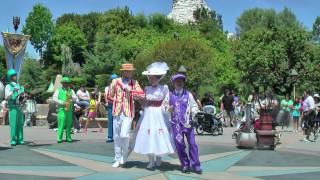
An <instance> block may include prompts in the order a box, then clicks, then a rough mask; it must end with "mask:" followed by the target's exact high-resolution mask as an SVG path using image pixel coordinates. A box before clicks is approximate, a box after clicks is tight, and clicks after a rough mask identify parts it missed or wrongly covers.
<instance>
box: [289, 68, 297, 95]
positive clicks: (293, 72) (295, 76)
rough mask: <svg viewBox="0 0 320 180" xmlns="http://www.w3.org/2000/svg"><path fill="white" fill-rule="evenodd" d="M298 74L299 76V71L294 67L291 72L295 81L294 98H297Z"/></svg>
mask: <svg viewBox="0 0 320 180" xmlns="http://www.w3.org/2000/svg"><path fill="white" fill-rule="evenodd" d="M298 76H299V74H298V72H297V71H296V70H295V69H292V70H291V73H290V77H291V79H292V82H293V98H294V99H296V82H297V80H298Z"/></svg>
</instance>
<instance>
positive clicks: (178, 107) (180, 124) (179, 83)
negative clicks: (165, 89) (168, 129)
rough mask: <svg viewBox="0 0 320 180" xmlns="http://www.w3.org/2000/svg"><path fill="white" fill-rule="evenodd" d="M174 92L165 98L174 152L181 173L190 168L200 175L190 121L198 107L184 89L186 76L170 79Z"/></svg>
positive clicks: (186, 171)
mask: <svg viewBox="0 0 320 180" xmlns="http://www.w3.org/2000/svg"><path fill="white" fill-rule="evenodd" d="M171 80H172V82H173V85H174V90H173V91H172V92H170V93H169V95H168V96H167V97H166V98H165V100H164V101H165V102H164V103H165V104H167V106H165V107H166V111H168V112H170V113H171V120H170V123H171V126H172V133H173V138H174V142H175V145H176V150H177V153H178V156H179V160H180V163H181V168H182V172H183V173H190V167H192V169H193V170H194V171H195V172H196V173H198V174H201V173H202V169H201V165H200V161H199V154H198V146H197V144H196V142H195V136H194V128H193V125H192V119H193V118H194V116H195V115H196V113H197V112H198V111H199V109H198V105H197V103H196V101H195V100H194V98H193V96H192V94H191V93H190V92H189V91H187V90H186V89H185V88H184V85H185V81H186V76H185V75H183V74H176V75H174V76H172V78H171ZM185 137H186V139H187V142H188V143H189V155H188V154H187V153H186V145H185V141H184V138H185Z"/></svg>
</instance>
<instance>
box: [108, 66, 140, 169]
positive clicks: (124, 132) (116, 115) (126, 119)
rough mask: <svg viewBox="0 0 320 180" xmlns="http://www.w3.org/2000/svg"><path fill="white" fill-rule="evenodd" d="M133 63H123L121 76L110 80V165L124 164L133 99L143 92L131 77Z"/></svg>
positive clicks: (132, 115) (138, 97) (131, 118)
mask: <svg viewBox="0 0 320 180" xmlns="http://www.w3.org/2000/svg"><path fill="white" fill-rule="evenodd" d="M133 70H134V68H133V65H132V64H123V65H122V68H121V71H122V76H121V77H120V78H116V79H114V80H113V81H112V82H111V85H110V87H109V91H108V95H107V98H108V101H109V102H112V104H113V108H112V109H113V110H112V115H113V138H114V152H115V162H114V164H113V165H112V167H115V168H117V167H119V166H120V165H123V164H125V162H126V160H127V157H128V149H129V132H130V128H131V124H132V120H133V117H134V99H143V98H144V97H145V94H144V92H143V90H142V89H141V87H140V85H139V83H138V81H136V80H134V79H133V78H132V76H133Z"/></svg>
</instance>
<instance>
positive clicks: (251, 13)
mask: <svg viewBox="0 0 320 180" xmlns="http://www.w3.org/2000/svg"><path fill="white" fill-rule="evenodd" d="M236 23H237V27H236V29H237V32H238V34H240V33H242V32H246V31H249V30H251V29H254V28H257V27H261V28H267V29H272V28H275V27H277V26H284V27H287V28H302V25H301V23H299V21H298V20H297V18H296V16H295V15H294V14H293V13H292V12H291V11H290V10H289V9H288V8H284V9H283V11H281V12H280V13H276V11H275V10H274V9H261V8H254V9H249V10H246V11H244V12H243V13H242V14H241V16H240V17H239V18H238V19H237V21H236Z"/></svg>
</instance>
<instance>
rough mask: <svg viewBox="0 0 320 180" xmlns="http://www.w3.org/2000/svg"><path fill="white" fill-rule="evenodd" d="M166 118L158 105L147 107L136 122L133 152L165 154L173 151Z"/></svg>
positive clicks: (173, 147) (172, 142)
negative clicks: (136, 128)
mask: <svg viewBox="0 0 320 180" xmlns="http://www.w3.org/2000/svg"><path fill="white" fill-rule="evenodd" d="M169 125H170V124H169V122H168V119H167V118H166V117H165V115H164V114H163V112H162V109H161V108H160V107H147V108H145V109H144V112H143V114H142V116H141V119H140V120H139V123H138V126H137V127H138V131H137V133H136V137H135V144H134V152H136V153H138V154H144V155H148V154H153V155H156V156H165V155H168V154H173V153H174V152H175V146H174V141H173V139H172V136H171V133H170V126H169Z"/></svg>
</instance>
